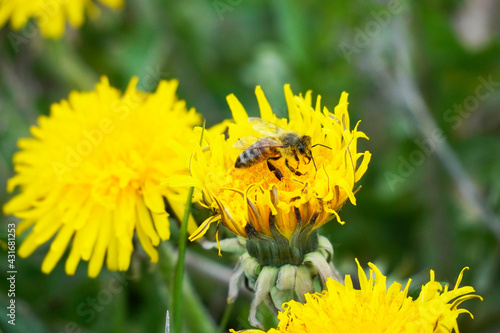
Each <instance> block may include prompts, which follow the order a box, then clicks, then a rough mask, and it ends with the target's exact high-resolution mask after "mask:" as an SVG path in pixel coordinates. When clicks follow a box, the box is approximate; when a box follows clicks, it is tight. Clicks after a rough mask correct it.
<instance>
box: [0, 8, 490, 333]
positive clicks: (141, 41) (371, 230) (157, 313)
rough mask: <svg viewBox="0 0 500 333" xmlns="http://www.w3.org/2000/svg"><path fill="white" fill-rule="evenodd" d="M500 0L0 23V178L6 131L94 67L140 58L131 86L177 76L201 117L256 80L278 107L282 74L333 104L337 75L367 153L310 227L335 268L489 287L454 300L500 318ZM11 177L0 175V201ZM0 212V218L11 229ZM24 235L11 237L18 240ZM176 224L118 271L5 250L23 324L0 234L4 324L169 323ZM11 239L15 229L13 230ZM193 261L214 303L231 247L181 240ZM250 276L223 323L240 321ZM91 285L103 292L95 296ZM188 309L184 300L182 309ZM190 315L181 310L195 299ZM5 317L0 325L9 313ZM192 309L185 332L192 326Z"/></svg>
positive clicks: (146, 328)
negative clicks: (332, 218) (69, 24)
mask: <svg viewBox="0 0 500 333" xmlns="http://www.w3.org/2000/svg"><path fill="white" fill-rule="evenodd" d="M498 13H500V3H499V1H495V0H482V1H474V0H469V1H440V2H439V4H438V3H437V2H435V1H429V0H425V1H391V2H386V1H369V2H367V1H351V2H343V1H330V2H326V1H325V2H319V1H314V2H302V1H296V0H289V1H285V0H275V1H270V2H267V1H243V0H231V1H229V0H225V1H224V0H222V1H200V0H186V1H179V2H174V1H155V0H142V1H136V0H130V1H127V3H126V5H125V8H124V9H123V10H122V11H117V12H115V11H112V10H110V9H108V8H102V15H101V17H100V18H98V19H96V20H89V21H87V22H86V23H85V25H84V26H83V28H82V29H79V30H75V29H68V30H67V31H66V34H65V37H64V38H62V39H61V40H57V41H52V40H47V39H44V38H42V37H41V36H40V35H39V34H38V33H36V32H35V33H33V34H31V35H30V36H29V38H27V39H25V40H23V41H22V42H21V43H20V44H16V45H13V44H12V43H11V40H12V39H9V38H8V36H9V33H11V30H10V29H9V28H7V27H4V28H3V29H1V30H0V38H1V42H2V44H1V46H0V110H1V111H0V112H1V114H0V120H1V122H0V140H1V145H0V187H1V188H3V189H5V182H6V179H7V178H8V177H11V176H12V174H13V166H12V160H11V158H12V155H13V153H14V152H15V151H16V150H17V147H16V141H17V139H18V138H20V137H24V136H27V135H29V131H28V129H29V126H31V125H34V124H36V121H37V117H38V115H40V114H48V112H49V107H50V104H51V103H53V102H58V101H60V100H61V99H65V98H67V96H68V94H69V93H70V91H72V90H92V89H93V88H94V85H95V84H96V83H97V82H98V80H99V77H100V76H101V75H107V76H108V77H109V78H110V81H111V84H112V85H113V86H115V87H118V88H120V89H122V90H123V89H125V87H126V86H127V83H128V81H129V80H130V78H131V77H132V76H134V75H136V76H138V77H139V79H140V80H141V81H140V83H139V87H140V88H141V89H142V90H147V91H153V90H154V89H155V87H156V83H157V82H158V80H160V79H172V78H177V79H179V81H180V86H179V95H180V96H181V98H183V99H185V100H186V101H187V104H188V106H192V107H195V108H196V109H197V111H198V112H200V113H202V114H203V115H204V116H205V117H206V119H207V126H211V125H214V124H216V123H217V122H219V121H221V120H223V119H226V118H228V117H230V112H229V108H228V106H227V104H226V101H225V97H226V96H227V95H228V94H230V93H234V94H235V95H236V96H237V97H238V98H239V99H240V101H241V102H242V103H243V105H244V106H245V107H246V109H247V110H248V111H249V113H251V114H252V115H257V113H258V108H257V102H256V99H255V95H254V89H255V86H256V85H261V86H262V87H263V90H264V92H265V94H266V96H267V97H268V99H269V100H270V103H271V105H272V106H273V108H274V110H275V113H277V114H278V115H280V116H286V107H285V102H284V97H283V85H284V84H285V83H290V84H291V86H292V90H293V91H294V93H296V94H298V93H299V92H306V91H307V90H312V91H313V93H314V96H315V95H316V94H320V95H321V96H322V102H323V104H324V105H326V106H327V107H329V108H330V109H331V110H333V107H334V106H335V105H336V104H337V102H338V99H339V97H340V94H341V92H342V91H347V92H348V93H349V101H350V105H349V110H350V114H351V122H355V121H358V120H362V123H361V125H360V129H361V130H362V131H364V132H365V133H366V134H367V135H368V136H369V137H370V141H362V143H361V147H360V149H361V150H369V151H370V152H372V154H373V158H372V161H371V163H370V166H369V169H368V172H367V173H366V174H365V176H364V177H363V179H362V180H361V181H360V184H361V185H362V186H363V188H362V190H361V191H360V192H359V193H358V195H357V198H358V199H357V200H358V203H357V206H353V205H351V204H347V205H346V206H345V208H344V209H343V211H342V213H341V215H342V218H343V219H344V220H345V221H346V222H347V223H346V224H345V225H344V226H340V225H339V224H337V223H335V222H332V223H329V224H327V225H326V226H324V227H323V228H322V229H321V233H322V234H323V235H325V236H327V237H328V238H329V239H330V241H331V242H332V243H333V244H334V247H335V251H336V254H335V259H334V261H335V263H336V265H337V268H338V269H339V270H340V271H341V272H342V273H344V274H345V273H354V272H355V263H354V258H358V259H359V260H360V262H361V263H362V264H363V265H366V263H367V262H369V261H371V262H374V263H376V264H377V265H378V267H379V268H380V269H381V270H382V272H384V273H385V274H387V275H389V278H390V279H391V280H390V281H393V280H395V279H396V280H400V281H406V279H407V278H408V277H411V278H412V279H413V282H412V286H414V287H418V285H419V284H422V283H425V282H426V281H428V279H429V270H430V269H434V270H435V271H436V277H437V279H438V280H440V281H445V282H449V283H450V284H451V285H452V286H453V285H454V283H455V280H456V278H457V276H458V274H459V272H460V270H461V269H462V268H463V267H464V266H469V267H470V270H469V271H467V272H466V273H465V276H464V281H463V283H462V285H472V286H474V288H475V289H476V291H477V293H478V294H480V295H482V296H483V297H484V301H483V302H480V301H479V300H471V301H467V302H466V303H464V304H463V305H462V307H465V308H467V309H469V310H470V311H471V312H472V313H473V314H474V317H475V319H474V320H471V319H470V318H469V317H468V316H467V315H461V316H460V317H459V324H460V331H461V332H499V331H500V319H499V318H500V268H499V256H500V247H499V244H500V220H499V217H498V215H499V214H498V213H499V212H500V198H499V194H500V174H499V173H500V94H499V91H500V30H499V28H500V27H499V20H498V17H499V16H498ZM10 197H11V196H10V195H7V194H6V193H5V191H0V204H1V205H3V204H4V203H5V202H6V201H7V199H8V198H10ZM15 221H16V219H15V218H13V217H9V216H2V217H1V223H0V226H1V228H0V229H1V230H0V236H1V239H2V240H4V241H5V240H6V239H7V223H12V222H15ZM22 238H23V237H20V238H18V240H19V242H20V241H21V239H22ZM175 244H176V232H175V230H174V234H173V238H172V240H171V241H169V242H167V243H165V244H163V245H162V247H161V251H162V253H161V256H160V264H159V265H152V264H150V263H149V262H148V260H147V258H146V257H145V255H144V253H142V252H141V250H140V249H139V250H138V251H136V253H135V254H134V260H133V265H132V267H131V269H130V270H129V272H126V273H119V274H118V273H115V272H109V271H107V270H106V269H103V271H102V272H101V274H100V276H99V277H98V278H97V279H89V278H88V277H87V276H86V271H87V267H86V263H80V266H79V267H78V270H77V273H76V275H75V276H71V277H70V276H67V275H65V273H64V265H63V262H64V260H65V258H63V259H62V260H61V262H60V263H59V264H58V266H57V267H56V269H55V270H54V271H53V272H52V273H51V274H50V275H44V274H43V273H41V272H40V266H41V262H42V260H43V257H44V256H45V254H46V252H47V250H48V244H46V245H44V246H42V247H41V248H40V249H39V250H37V251H36V252H35V253H34V254H33V255H32V256H31V257H29V258H27V259H21V258H17V261H16V265H17V267H18V274H17V281H16V302H17V303H16V304H17V325H16V326H15V327H12V326H10V325H6V320H5V314H4V312H5V306H6V304H7V301H8V298H7V296H6V293H4V290H7V289H8V284H7V281H6V279H5V275H6V268H5V269H4V267H6V263H7V256H6V252H5V249H2V251H0V262H1V264H0V265H1V267H2V271H1V272H0V276H1V277H2V278H1V279H0V285H1V288H2V293H1V294H0V305H1V306H0V307H1V308H2V309H3V310H2V312H1V313H2V316H3V318H2V319H1V320H0V327H2V329H3V330H4V331H5V332H30V333H39V332H40V333H41V332H58V333H59V332H68V333H69V332H163V331H164V325H165V311H166V310H167V308H168V299H169V294H170V291H169V287H168V283H169V282H170V279H171V276H170V274H169V272H171V271H172V265H173V263H172V261H171V258H169V256H168V255H165V254H166V253H172V251H174V250H175ZM18 246H19V243H18ZM188 254H189V256H188V271H187V275H188V278H189V280H190V282H191V284H192V287H193V288H194V289H193V290H191V291H188V292H189V293H191V294H192V295H194V296H196V297H199V298H200V301H201V302H202V304H203V305H204V307H206V309H207V314H206V315H202V314H200V316H199V317H198V318H199V320H200V321H201V320H205V321H206V320H207V319H203V318H209V319H210V320H212V321H213V325H217V324H218V323H219V322H220V321H221V317H222V316H223V313H224V309H225V299H226V296H227V280H228V274H229V273H230V271H231V269H232V267H233V266H234V264H235V262H236V257H235V256H232V255H224V256H223V257H222V258H218V257H217V255H216V251H215V250H213V251H208V252H207V251H203V250H202V249H201V247H200V245H199V244H189V248H188ZM250 299H251V298H250V296H249V294H248V293H246V294H245V293H244V294H243V295H242V296H241V297H239V298H238V299H237V301H236V304H235V306H234V307H233V309H232V311H231V314H230V319H229V323H228V328H231V327H232V328H238V329H242V328H250V326H249V325H248V322H247V315H248V307H249V302H250ZM96 300H97V303H96ZM186 311H188V312H190V311H191V310H190V309H187V310H186ZM190 315H193V314H192V313H191V312H190ZM7 326H8V327H7ZM197 327H199V326H197V323H196V322H193V321H190V322H189V323H187V324H186V325H185V331H186V332H200V330H199V329H198V330H197Z"/></svg>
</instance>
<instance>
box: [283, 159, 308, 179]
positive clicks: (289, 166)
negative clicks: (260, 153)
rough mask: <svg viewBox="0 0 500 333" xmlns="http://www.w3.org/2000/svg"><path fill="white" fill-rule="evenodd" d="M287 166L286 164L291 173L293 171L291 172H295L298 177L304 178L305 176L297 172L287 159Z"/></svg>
mask: <svg viewBox="0 0 500 333" xmlns="http://www.w3.org/2000/svg"><path fill="white" fill-rule="evenodd" d="M285 164H286V166H287V167H288V169H290V171H291V172H293V173H294V174H296V175H297V176H303V175H304V174H303V173H302V172H300V171H297V170H295V169H294V168H293V167H292V166H291V165H290V163H288V160H287V159H285Z"/></svg>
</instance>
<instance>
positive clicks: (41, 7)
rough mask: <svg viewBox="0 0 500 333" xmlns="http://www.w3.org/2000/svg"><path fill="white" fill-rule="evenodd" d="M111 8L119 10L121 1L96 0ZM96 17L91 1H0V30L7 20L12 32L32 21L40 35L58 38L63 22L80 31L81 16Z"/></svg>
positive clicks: (63, 28) (96, 9)
mask: <svg viewBox="0 0 500 333" xmlns="http://www.w3.org/2000/svg"><path fill="white" fill-rule="evenodd" d="M99 1H100V2H101V3H102V4H105V5H107V6H109V7H112V8H119V7H121V6H122V5H123V0H99ZM86 12H87V13H90V14H91V15H93V16H96V15H98V14H99V7H98V5H97V4H96V3H95V1H93V0H28V1H26V0H0V27H2V26H4V25H5V23H6V22H7V21H8V20H9V19H10V23H11V26H12V28H13V29H15V30H20V29H22V28H23V27H24V26H26V24H27V23H28V21H29V20H30V19H32V18H34V19H35V20H36V22H37V24H38V28H39V29H40V31H41V33H42V35H44V36H45V37H49V38H60V37H61V36H62V35H63V34H64V30H65V25H66V20H67V21H69V23H70V24H71V25H72V26H73V27H80V26H81V25H82V24H83V22H84V20H85V13H86Z"/></svg>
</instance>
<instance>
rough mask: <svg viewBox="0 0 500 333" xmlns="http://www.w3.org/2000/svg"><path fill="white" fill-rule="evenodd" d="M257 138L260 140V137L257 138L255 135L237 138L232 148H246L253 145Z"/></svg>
mask: <svg viewBox="0 0 500 333" xmlns="http://www.w3.org/2000/svg"><path fill="white" fill-rule="evenodd" d="M259 140H260V138H258V137H256V136H244V137H242V138H241V139H238V141H236V142H235V143H234V144H233V148H236V149H247V148H248V147H250V146H251V145H253V144H254V143H256V142H257V141H259Z"/></svg>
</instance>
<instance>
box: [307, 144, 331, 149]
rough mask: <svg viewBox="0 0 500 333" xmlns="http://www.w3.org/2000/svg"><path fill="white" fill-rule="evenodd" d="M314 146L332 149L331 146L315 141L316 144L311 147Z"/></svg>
mask: <svg viewBox="0 0 500 333" xmlns="http://www.w3.org/2000/svg"><path fill="white" fill-rule="evenodd" d="M316 146H321V147H325V148H328V149H330V150H332V148H330V147H328V146H325V145H322V144H321V143H317V144H315V145H313V146H312V147H311V148H314V147H316Z"/></svg>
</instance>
